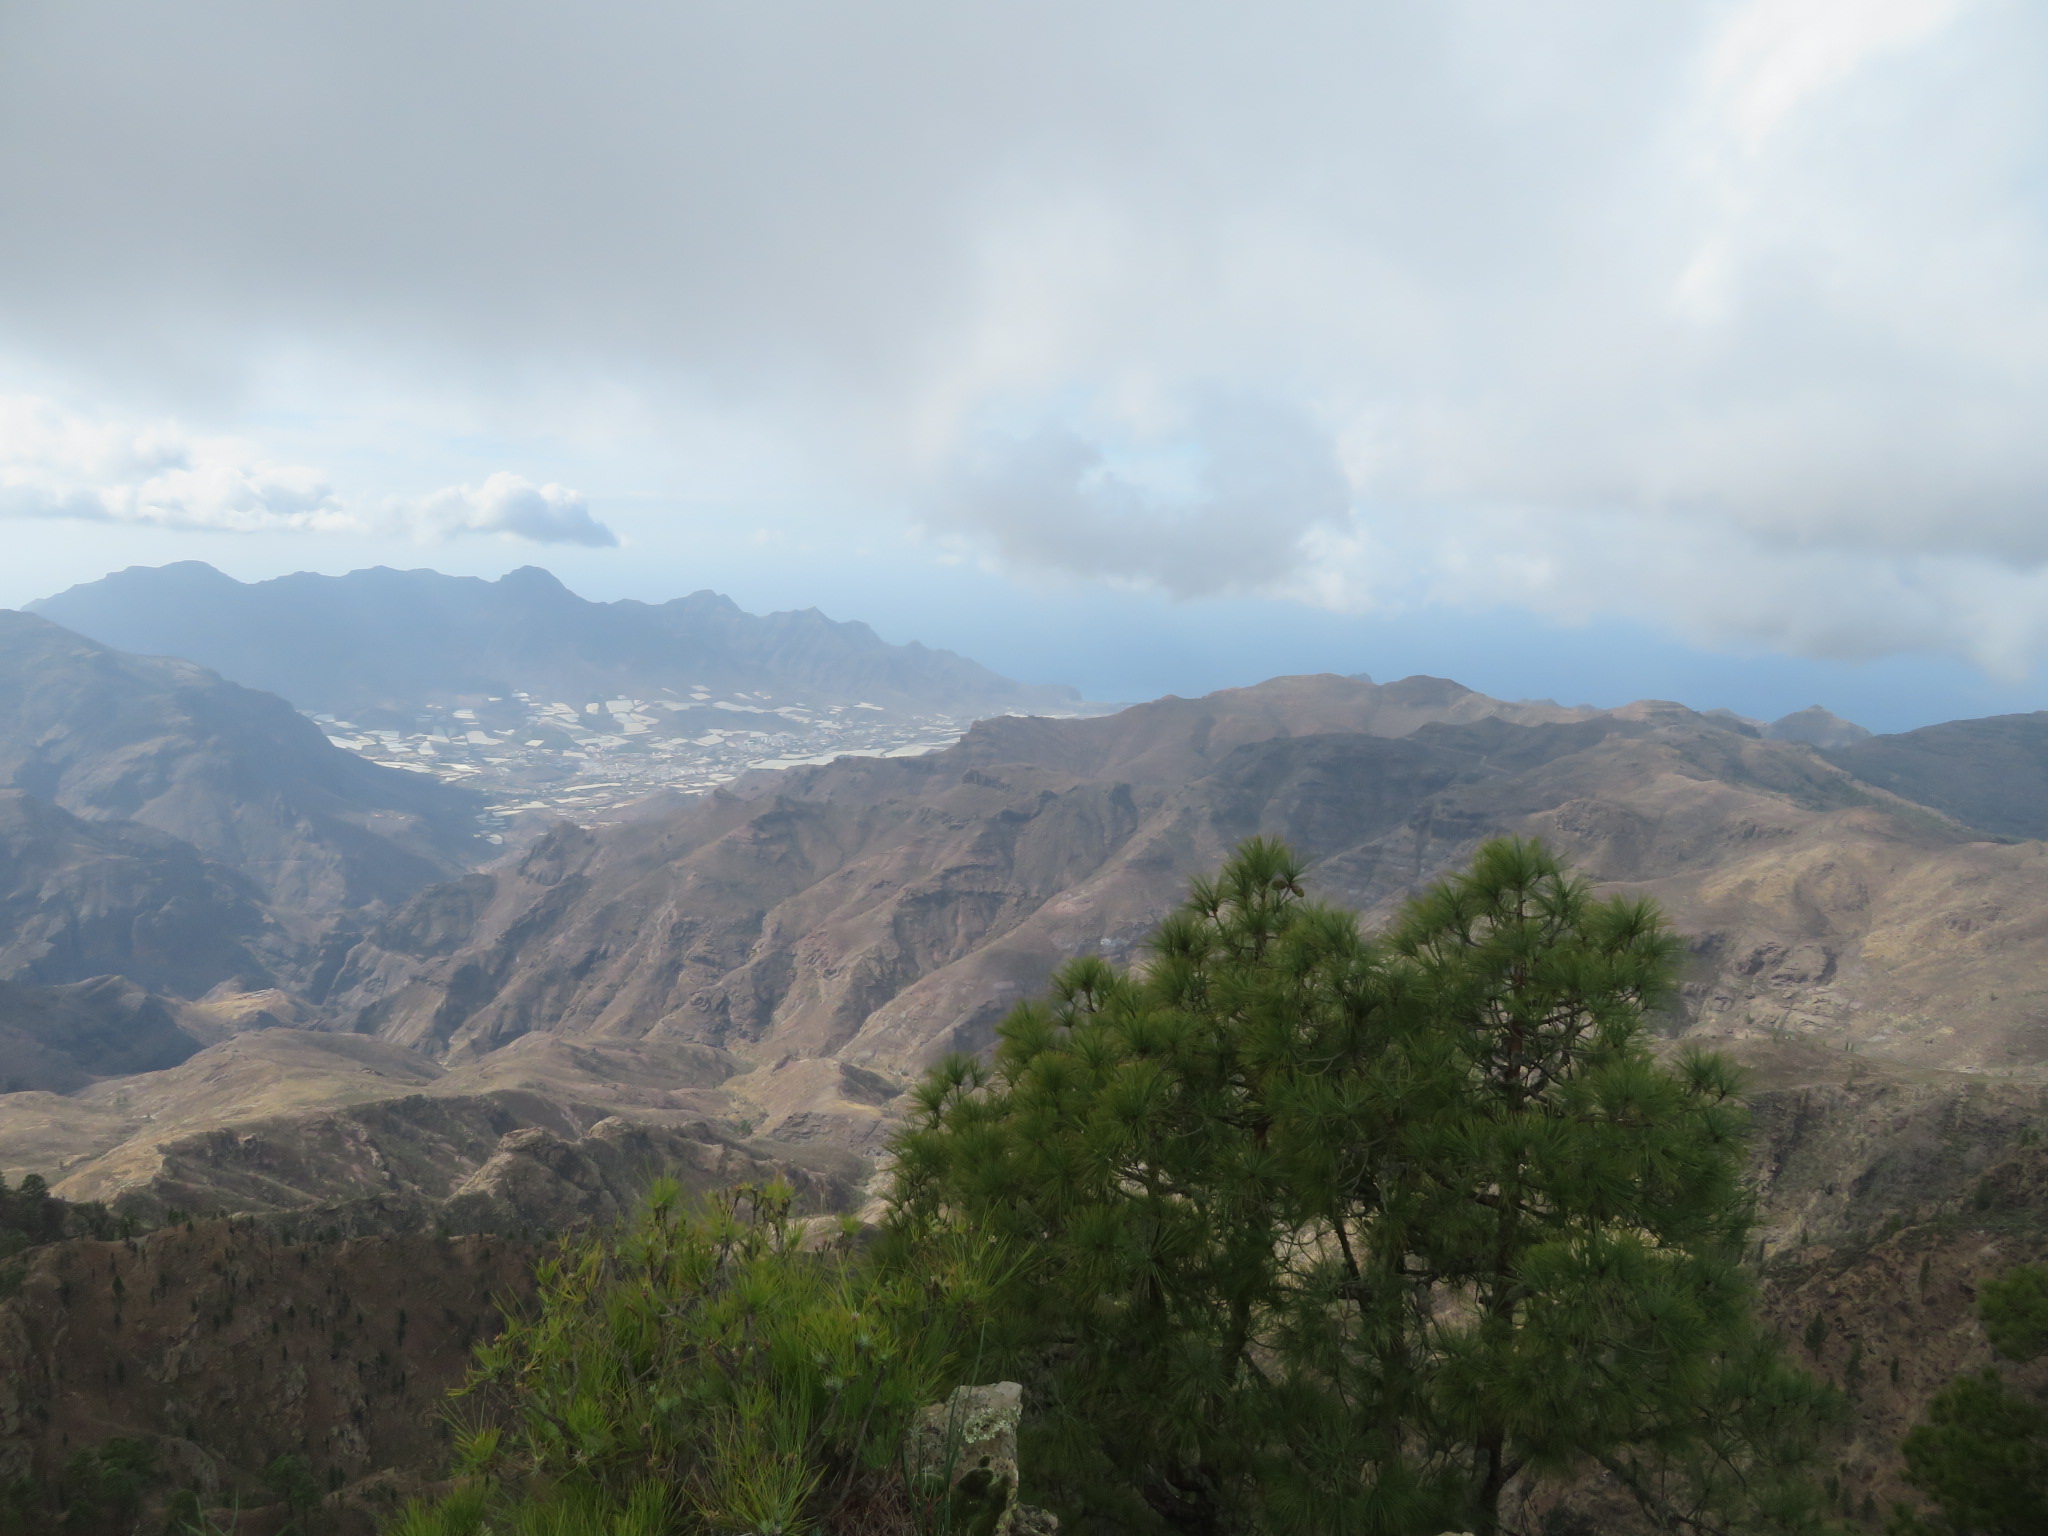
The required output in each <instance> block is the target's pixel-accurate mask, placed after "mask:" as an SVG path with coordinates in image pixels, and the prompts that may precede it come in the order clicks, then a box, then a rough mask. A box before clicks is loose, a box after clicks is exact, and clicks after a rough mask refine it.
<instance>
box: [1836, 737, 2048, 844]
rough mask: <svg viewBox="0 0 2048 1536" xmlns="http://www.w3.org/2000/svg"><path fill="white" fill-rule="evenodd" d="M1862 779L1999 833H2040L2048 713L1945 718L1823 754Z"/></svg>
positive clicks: (2046, 793) (2046, 783)
mask: <svg viewBox="0 0 2048 1536" xmlns="http://www.w3.org/2000/svg"><path fill="white" fill-rule="evenodd" d="M1828 756H1829V757H1830V759H1831V760H1832V761H1834V762H1835V763H1837V764H1839V765H1840V766H1841V767H1843V768H1845V769H1847V770H1848V771H1849V772H1850V773H1853V774H1854V775H1855V776H1856V777H1857V778H1859V779H1862V780H1863V781H1864V782H1865V783H1867V784H1875V785H1878V786H1880V787H1881V788H1884V789H1888V790H1891V791H1892V792H1893V793H1894V794H1899V795H1904V796H1905V797H1906V798H1907V799H1908V800H1917V801H1919V802H1920V803H1921V804H1922V805H1931V806H1934V807H1936V808H1937V809H1939V810H1942V811H1946V812H1947V813H1948V814H1949V815H1951V816H1953V817H1955V818H1956V820H1958V821H1960V822H1964V823H1966V824H1968V825H1969V826H1973V827H1979V828H1981V829H1983V830H1984V831H1986V832H1990V833H1994V834H1996V835H1997V836H2000V837H2015V838H2041V837H2048V713H2042V712H2037V713H2035V714H2031V715H1993V716H1991V717H1989V718H1988V719H1983V720H1951V721H1948V722H1947V723H1946V724H1943V725H1929V726H1924V727H1922V728H1921V729H1920V730H1917V731H1906V732H1904V733H1903V734H1901V735H1897V736H1873V737H1871V738H1870V739H1869V740H1867V741H1860V742H1857V743H1856V744H1855V745H1853V746H1845V747H1842V748H1840V749H1839V750H1837V751H1834V752H1830V753H1829V754H1828Z"/></svg>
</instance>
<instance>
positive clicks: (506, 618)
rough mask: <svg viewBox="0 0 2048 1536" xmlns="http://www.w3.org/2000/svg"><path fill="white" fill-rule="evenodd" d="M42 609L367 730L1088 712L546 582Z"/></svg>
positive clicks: (200, 579) (851, 631)
mask: <svg viewBox="0 0 2048 1536" xmlns="http://www.w3.org/2000/svg"><path fill="white" fill-rule="evenodd" d="M29 606H30V609H31V611H33V612H35V613H39V614H41V615H43V616H44V617H45V618H48V619H51V620H53V621H55V622H56V623H59V624H62V625H65V626H66V627H67V628H70V629H75V630H77V631H78V632H79V633H81V634H86V635H90V636H92V637H93V638H94V639H96V640H99V641H101V642H103V643H105V644H107V645H112V646H117V647H119V648H120V649H122V650H125V651H135V652H140V653H142V654H145V655H155V656H181V657H184V658H186V659H187V660H191V661H196V662H198V663H200V664H201V665H202V666H207V667H211V668H213V669H214V670H215V671H217V672H219V673H220V674H221V675H222V676H224V677H232V678H234V679H235V680H236V681H238V682H241V683H244V684H246V685H248V686H249V687H252V688H262V689H267V690H268V691H270V692H272V693H276V694H281V695H283V696H284V697H285V698H287V699H289V700H291V702H292V703H293V704H295V705H296V706H298V708H300V709H302V710H307V711H313V712H321V713H328V714H335V715H340V716H344V717H346V718H348V719H351V720H354V721H356V722H358V723H360V724H367V725H376V724H378V723H380V722H381V721H382V720H383V719H384V718H385V717H387V716H397V717H403V718H404V719H411V718H413V717H415V716H417V715H418V714H419V712H420V711H421V710H422V709H424V708H426V707H427V706H430V705H440V706H445V707H455V706H461V705H475V704H477V703H479V702H482V701H484V700H488V699H490V698H492V697H494V696H495V697H499V698H504V697H509V696H512V695H515V694H522V693H523V694H526V695H529V696H531V697H533V698H535V699H542V700H568V701H571V702H572V703H574V704H576V705H577V706H578V707H581V705H582V704H583V703H584V702H586V701H591V700H608V699H614V698H620V697H627V698H636V697H637V698H650V699H651V698H661V697H667V698H671V699H678V700H687V699H688V698H689V697H690V696H691V694H692V693H693V692H708V693H710V694H713V695H718V696H724V695H730V694H732V693H735V692H741V691H743V692H746V693H748V694H759V693H763V692H765V693H767V694H768V695H770V696H771V697H773V698H775V699H776V700H778V701H785V702H792V703H794V702H801V703H807V704H811V705H814V706H823V705H830V704H843V705H856V704H861V703H867V704H873V705H877V706H880V707H881V708H883V709H886V710H892V711H903V712H909V713H930V712H945V713H954V714H957V713H962V712H965V713H968V714H1000V713H1003V712H1005V711H1010V710H1030V709H1047V708H1055V707H1060V706H1067V705H1071V704H1073V703H1074V702H1075V701H1077V700H1078V698H1079V695H1078V694H1076V693H1075V692H1074V690H1072V689H1071V688H1058V687H1032V686H1027V685H1025V684H1022V683H1015V682H1012V681H1010V680H1009V679H1008V678H1005V677H999V676H997V675H996V674H995V673H993V672H991V671H989V670H988V668H986V667H983V666H981V665H979V664H977V663H975V662H972V661H969V660H967V659H966V658H965V657H963V656H956V655H955V654H954V653H953V652H951V651H938V650H931V649H928V648H927V647H925V646H922V645H919V644H917V643H915V642H912V643H911V644H909V645H891V644H889V643H888V642H886V641H884V640H883V639H881V637H880V636H878V635H876V633H875V632H874V631H873V630H872V629H870V628H868V626H867V625H865V624H860V623H841V622H835V621H834V620H832V619H828V618H826V617H825V616H824V615H823V614H822V613H820V612H818V610H817V609H815V608H806V609H803V610H801V611H799V612H790V613H771V614H766V615H756V614H750V613H744V612H742V611H741V610H740V608H739V607H738V605H736V604H735V603H734V602H733V601H732V600H731V599H730V598H727V597H722V596H720V595H719V594H718V593H716V592H696V593H692V594H691V595H690V596H688V597H679V598H676V599H674V600H672V601H670V602H666V603H639V602H631V601H621V602H613V603H594V602H588V601H586V600H584V599H583V598H580V597H578V596H577V595H576V594H575V593H573V592H571V591H570V590H569V589H568V588H567V587H565V586H563V585H562V584H561V582H559V581H557V580H556V579H555V578H554V577H553V576H552V575H550V574H549V573H548V572H547V571H544V570H541V569H540V568H538V567H537V566H525V567H522V568H521V569H519V570H516V571H513V572H511V573H510V574H509V575H506V576H504V577H501V578H500V579H499V580H497V581H484V580H480V579H478V578H476V577H470V576H444V575H442V574H441V573H440V572H438V571H394V570H390V569H387V568H385V567H382V566H380V567H378V568H376V569H374V570H363V571H351V572H350V573H349V574H348V575H346V576H322V575H315V574H313V573H310V572H301V573H300V574H298V575H295V576H280V577H278V578H276V579H275V580H271V581H259V582H253V583H244V582H239V581H236V580H235V579H234V578H233V577H230V576H226V575H223V574H222V573H221V572H219V571H217V570H215V569H214V568H213V567H212V566H210V565H207V564H204V563H203V562H200V561H196V560H186V561H181V562H179V563H177V564H174V565H165V566H154V567H152V566H131V567H130V568H129V569H127V570H124V571H117V572H115V573H114V574H113V575H111V576H107V577H104V578H102V579H101V580H99V581H92V582H86V583H85V584H83V585H81V586H76V587H72V588H71V589H69V590H68V591H65V592H61V593H59V594H57V595H56V596H55V597H50V598H45V599H43V600H42V601H41V602H37V603H32V604H30V605H29Z"/></svg>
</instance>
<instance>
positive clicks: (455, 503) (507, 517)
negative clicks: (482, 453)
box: [413, 471, 619, 548]
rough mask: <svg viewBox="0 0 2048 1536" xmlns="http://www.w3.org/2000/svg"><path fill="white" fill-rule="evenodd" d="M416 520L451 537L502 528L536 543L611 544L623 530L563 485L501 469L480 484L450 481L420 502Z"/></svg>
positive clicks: (609, 546)
mask: <svg viewBox="0 0 2048 1536" xmlns="http://www.w3.org/2000/svg"><path fill="white" fill-rule="evenodd" d="M413 517H414V519H415V520H416V521H417V523H418V524H419V526H421V527H422V528H428V529H432V530H434V531H435V532H437V533H438V534H439V535H440V536H441V537H443V538H448V537H453V536H454V535H457V534H463V533H503V534H510V535H511V536H512V537H513V538H517V539H529V540H531V541H532V542H534V543H536V544H585V545H590V546H592V547H595V548H611V547H613V546H615V545H616V544H617V543H618V542H619V538H618V535H617V534H615V533H613V532H612V531H611V529H609V528H607V527H605V525H604V524H603V523H600V522H599V521H598V520H597V519H596V518H594V517H592V516H591V515H590V507H589V505H588V503H586V502H585V501H584V499H583V497H582V496H581V494H579V493H578V492H576V491H572V490H570V489H569V488H568V487H567V486H564V485H535V484H533V483H532V482H531V481H529V480H523V479H521V478H520V477H519V476H518V475H511V474H506V473H504V472H502V471H500V472H499V473H498V474H495V475H492V476H491V477H490V478H489V479H488V480H486V481H484V483H483V484H482V485H479V486H469V485H457V486H450V487H449V488H448V489H447V490H445V491H436V492H435V493H434V494H433V495H431V496H429V497H427V498H426V499H425V500H424V501H422V502H420V504H419V506H418V508H417V510H416V512H414V514H413Z"/></svg>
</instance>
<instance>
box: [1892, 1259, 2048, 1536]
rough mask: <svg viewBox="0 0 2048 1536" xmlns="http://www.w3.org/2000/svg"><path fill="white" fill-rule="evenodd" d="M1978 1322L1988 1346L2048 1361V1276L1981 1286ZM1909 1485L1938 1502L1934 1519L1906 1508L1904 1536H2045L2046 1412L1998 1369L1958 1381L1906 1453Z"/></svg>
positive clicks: (2029, 1268) (2028, 1271) (1895, 1524)
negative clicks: (2042, 1535) (2037, 1535)
mask: <svg viewBox="0 0 2048 1536" xmlns="http://www.w3.org/2000/svg"><path fill="white" fill-rule="evenodd" d="M1977 1314H1978V1317H1979V1318H1980V1319H1981V1320H1982V1322H1983V1324H1984V1332H1985V1334H1986V1335H1987V1336H1988V1337H1989V1339H1990V1340H1991V1346H1992V1348H1994V1349H1995V1350H1997V1351H1998V1352H1999V1353H2000V1354H2001V1355H2004V1356H2005V1357H2006V1358H2007V1359H2009V1360H2016V1361H2019V1362H2021V1363H2022V1364H2024V1363H2025V1362H2027V1361H2029V1360H2036V1359H2039V1358H2040V1357H2041V1356H2042V1355H2043V1354H2048V1267H2043V1266H2041V1265H2037V1264H2029V1265H2022V1266H2020V1267H2019V1268H2018V1269H2012V1270H2008V1271H2006V1273H2004V1274H2003V1275H2000V1276H1997V1277H1996V1278H1994V1279H1991V1280H1987V1281H1985V1282H1984V1285H1983V1288H1982V1290H1981V1292H1980V1294H1979V1296H1978V1299H1977ZM1900 1449H1901V1451H1902V1452H1903V1454H1904V1458H1905V1463H1906V1481H1907V1483H1908V1484H1910V1485H1911V1486H1912V1487H1914V1488H1916V1489H1918V1490H1919V1491H1920V1492H1921V1493H1923V1494H1925V1495H1927V1497H1928V1498H1930V1499H1932V1500H1933V1501H1934V1504H1935V1508H1936V1510H1937V1511H1938V1513H1937V1514H1936V1515H1935V1516H1934V1517H1933V1518H1931V1519H1930V1518H1928V1517H1925V1516H1923V1515H1920V1514H1918V1513H1916V1512H1915V1511H1913V1510H1911V1509H1909V1508H1906V1507H1904V1506H1901V1507H1900V1508H1899V1509H1898V1510H1897V1511H1896V1512H1895V1513H1894V1515H1893V1518H1892V1523H1891V1529H1892V1530H1893V1531H1894V1532H1896V1533H1898V1536H1935V1533H1940V1536H2035V1533H2038V1532H2041V1531H2048V1407H2044V1406H2043V1405H2042V1404H2041V1403H2040V1402H2039V1401H2037V1400H2036V1399H2034V1398H2032V1397H2030V1396H2027V1395H2025V1394H2023V1393H2020V1392H2017V1391H2015V1390H2014V1389H2013V1388H2012V1387H2010V1386H2009V1385H2007V1384H2006V1380H2005V1378H2004V1377H2003V1376H2002V1375H2000V1374H1999V1372H1998V1371H1996V1370H1993V1369H1985V1370H1982V1371H1977V1372H1973V1373H1970V1374H1967V1375H1962V1376H1958V1377H1957V1378H1956V1379H1955V1380H1954V1381H1951V1382H1950V1383H1949V1384H1948V1385H1947V1386H1945V1387H1943V1388H1942V1389H1941V1391H1940V1392H1938V1393H1936V1394H1935V1397H1934V1400H1933V1402H1931V1403H1929V1404H1928V1407H1927V1417H1926V1419H1925V1420H1924V1421H1923V1422H1922V1423H1920V1424H1917V1425H1915V1426H1914V1428H1913V1429H1912V1431H1911V1432H1910V1433H1908V1434H1907V1436H1906V1439H1905V1443H1904V1444H1903V1445H1902V1446H1901V1448H1900Z"/></svg>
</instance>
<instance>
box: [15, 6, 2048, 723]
mask: <svg viewBox="0 0 2048 1536" xmlns="http://www.w3.org/2000/svg"><path fill="white" fill-rule="evenodd" d="M2044 156H2048V10H2044V9H2043V8H2042V7H2041V6H2039V5H2038V4H2028V3H2025V0H1734V3H1689V0H1659V3H1657V4H1653V5H1645V4H1643V3H1641V0H1584V3H1574V0H1549V3H1545V4H1543V5H1531V4H1528V3H1527V0H1486V3H1468V0H1410V3H1403V4H1374V3H1369V0H1344V3H1307V0H1260V3H1258V4H1250V5H1248V4H1244V3H1242V0H1234V3H1228V4H1225V3H1215V0H1109V3H1105V0H1086V3H1083V0H807V3H803V0H661V3H645V4H643V3H628V0H616V3H605V0H592V3H588V4H581V5H567V4H562V3H559V0H558V3H554V4H546V5H542V4H533V3H526V0H477V3H462V0H434V3H431V4H421V3H420V0H405V3H385V0H348V3H345V4H344V3H327V0H308V3H300V4H292V5H277V4H274V3H263V4H259V3H207V0H181V3H179V4H177V5H165V4H162V3H160V0H126V3H99V0H0V519H5V523H4V527H0V537H4V538H5V540H6V543H5V545H4V546H0V547H4V548H6V549H7V550H9V551H10V556H9V558H8V559H7V560H6V561H4V562H0V602H9V603H14V602H22V601H26V600H29V599H31V598H33V597H36V596H40V595H44V594H45V593H47V592H49V591H52V590H55V589H57V588H60V587H62V586H64V585H67V584H68V583H70V582H72V581H76V580H82V579H89V578H90V577H93V576H97V575H99V574H101V573H103V572H104V571H106V570H108V569H111V568H115V567H118V566H122V565H127V564H133V563H158V562H161V561H164V560H169V559H187V558H196V559H205V560H209V561H211V562H213V563H214V564H216V565H218V566H220V567H221V568H222V569H224V570H228V571H230V572H232V573H233V574H236V575H238V576H243V577H245V578H246V577H255V576H262V575H269V574H275V573H279V572H283V571H288V570H295V569H319V570H330V571H339V570H345V569H349V568H351V567H354V566H358V565H363V564H371V563H380V562H381V563H391V564H403V565H432V566H436V567H439V568H441V569H445V570H461V571H472V572H477V573H482V574H496V573H497V572H500V571H503V570H505V569H508V568H510V567H512V566H515V565H519V564H525V563H537V564H543V565H547V566H549V567H550V568H551V569H554V570H556V571H557V572H558V573H560V574H561V575H562V576H563V577H564V578H565V579H566V580H568V581H569V582H570V584H571V585H572V586H574V587H576V588H577V589H578V590H580V591H582V592H584V593H585V594H586V595H589V596H593V597H614V596H628V595H630V596H638V597H647V598H660V597H667V596H671V595H675V594H678V593H680V592H684V591H688V590H692V589H695V588H698V587H703V586H712V587H717V588H720V589H722V590H727V591H730V592H732V593H733V595H734V596H735V597H737V598H739V599H740V600H741V601H742V602H744V603H748V604H749V605H752V606H757V607H758V606H770V605H772V606H805V605H809V604H811V603H816V604H818V605H820V606H823V607H825V608H826V609H827V610H828V611H829V612H832V613H834V614H835V616H840V617H858V618H866V619H868V620H870V621H871V622H873V623H874V624H875V625H876V627H877V628H879V629H881V630H882V631H883V632H884V633H885V634H887V635H889V637H890V638H892V639H907V638H911V637H912V636H913V635H915V636H917V637H919V638H923V639H925V640H927V641H929V642H932V643H937V644H949V645H953V646H955V647H956V648H959V649H963V650H967V651H969V652H970V653H972V654H976V655H978V656H980V657H981V658H982V659H984V660H987V661H989V662H990V663H991V664H993V665H997V666H1001V667H1004V668H1006V669H1007V670H1011V671H1014V672H1019V673H1023V674H1025V675H1030V676H1033V677H1035V678H1042V679H1044V680H1067V681H1074V682H1078V683H1080V684H1081V685H1082V686H1084V687H1085V688H1087V689H1088V690H1089V691H1090V692H1092V693H1095V694H1097V695H1106V696H1113V697H1134V696H1139V695H1141V694H1143V693H1145V692H1150V691H1156V690H1157V689H1160V688H1165V687H1173V688H1176V689H1177V690H1178V691H1182V692H1189V691H1198V690H1200V689H1202V688H1206V687H1211V686H1218V685H1221V684H1225V683H1235V682H1243V681H1249V680H1251V679H1252V678H1253V677H1255V676H1257V675H1260V674H1262V673H1263V672H1266V671H1276V670H1308V669H1323V668H1327V669H1330V670H1342V671H1358V670H1367V671H1371V672H1373V673H1374V674H1375V675H1380V676H1391V675H1398V673H1400V672H1403V671H1412V670H1428V671H1435V672H1446V673H1450V674H1452V675H1456V676H1460V677H1461V678H1463V679H1464V680H1465V681H1468V682H1472V683H1473V684H1474V685H1475V686H1483V687H1489V688H1492V689H1495V690H1502V691H1505V690H1509V689H1512V690H1515V691H1519V692H1526V693H1533V694H1548V695H1556V696H1560V697H1566V698H1569V699H1573V700H1574V701H1576V700H1578V699H1582V698H1584V699H1592V700H1593V701H1595V702H1619V701H1620V700H1621V699H1622V698H1626V697H1629V696H1632V695H1634V694H1639V693H1669V694H1675V695H1677V696H1681V697H1685V698H1687V700H1688V701H1689V702H1692V703H1695V704H1699V705H1703V706H1704V705H1709V704H1720V703H1725V704H1731V705H1733V706H1735V707H1737V708H1744V709H1747V710H1750V711H1751V712H1758V713H1762V712H1766V711H1768V710H1770V709H1772V708H1774V707H1777V706H1778V705H1782V706H1783V707H1784V708H1786V709H1789V708H1792V707H1796V706H1797V705H1800V704H1804V703H1809V702H1814V700H1815V699H1816V698H1819V699H1820V700H1821V701H1822V702H1826V703H1829V704H1831V705H1833V706H1834V707H1836V708H1840V709H1842V710H1843V712H1844V713H1851V714H1860V715H1861V716H1862V717H1865V718H1867V719H1868V720H1869V723H1872V724H1877V725H1880V726H1898V725H1905V724H1913V723H1919V722H1920V721H1922V720H1927V719H1936V718H1943V717H1945V716H1948V715H1952V714H1961V713H1971V712H1982V711H1983V710H1985V709H1990V708H2021V707H2025V708H2034V707H2039V706H2040V705H2042V704H2048V689H2044V688H2043V686H2042V683H2041V665H2042V662H2043V659H2044V653H2048V240H2044V212H2048V160H2044Z"/></svg>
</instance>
